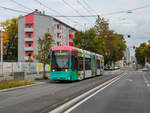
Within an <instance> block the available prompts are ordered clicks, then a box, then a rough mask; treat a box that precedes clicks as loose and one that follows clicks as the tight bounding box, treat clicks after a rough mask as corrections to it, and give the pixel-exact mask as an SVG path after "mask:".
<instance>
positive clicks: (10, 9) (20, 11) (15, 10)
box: [0, 6, 28, 13]
mask: <svg viewBox="0 0 150 113" xmlns="http://www.w3.org/2000/svg"><path fill="white" fill-rule="evenodd" d="M0 8H3V9H6V10H9V11H13V12H18V13H28V12H25V11H22V10H17V9H12V8H8V7H4V6H0Z"/></svg>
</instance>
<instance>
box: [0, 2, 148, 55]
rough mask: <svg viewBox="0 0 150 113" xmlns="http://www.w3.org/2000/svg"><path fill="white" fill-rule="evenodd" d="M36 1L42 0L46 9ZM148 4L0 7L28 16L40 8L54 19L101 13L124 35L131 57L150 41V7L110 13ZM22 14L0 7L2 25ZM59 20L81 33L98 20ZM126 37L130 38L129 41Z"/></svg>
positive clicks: (92, 3) (54, 3) (9, 5)
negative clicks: (14, 10)
mask: <svg viewBox="0 0 150 113" xmlns="http://www.w3.org/2000/svg"><path fill="white" fill-rule="evenodd" d="M37 1H40V2H41V3H42V4H44V6H43V5H41V4H40V3H39V2H37ZM16 2H17V3H19V4H20V5H18V4H17V3H16ZM68 4H69V6H68ZM22 5H23V6H25V7H23V6H22ZM148 5H150V0H0V6H4V7H8V8H12V9H17V10H22V11H25V12H28V13H31V12H32V11H34V10H35V9H38V10H39V11H41V12H43V11H45V14H47V15H52V16H54V15H66V16H73V15H75V16H79V15H95V14H99V15H100V17H104V18H105V19H108V20H109V25H110V29H112V30H114V31H115V32H117V33H121V34H123V35H124V37H125V39H126V43H127V46H128V47H129V48H130V51H131V55H133V54H134V50H133V48H132V46H133V45H135V46H136V47H138V46H139V45H140V43H142V42H147V41H148V40H150V7H147V8H143V9H140V10H135V11H132V13H127V12H124V13H119V14H109V13H112V12H119V11H127V10H130V9H135V8H139V7H143V6H148ZM71 7H72V8H71ZM73 9H74V10H73ZM20 14H23V15H26V13H17V12H12V11H9V10H6V9H2V8H0V22H2V21H5V20H6V19H11V18H12V17H17V16H18V15H20ZM57 18H58V19H60V20H61V21H63V22H65V23H66V24H68V25H70V26H72V27H75V28H76V29H78V30H87V29H89V28H91V27H93V26H94V24H95V20H96V18H95V17H88V18H77V17H76V18H62V17H57ZM127 35H130V36H131V37H130V38H128V37H127Z"/></svg>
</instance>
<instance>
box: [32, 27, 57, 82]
mask: <svg viewBox="0 0 150 113" xmlns="http://www.w3.org/2000/svg"><path fill="white" fill-rule="evenodd" d="M53 43H54V40H53V38H52V35H51V34H50V32H49V30H48V32H47V33H45V34H44V37H42V38H40V37H39V39H38V54H37V55H35V56H34V58H35V59H37V60H38V61H39V62H40V63H43V79H47V76H46V72H45V65H46V64H49V63H50V59H49V57H48V56H49V55H50V48H51V47H52V44H53Z"/></svg>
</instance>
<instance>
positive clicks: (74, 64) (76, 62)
mask: <svg viewBox="0 0 150 113" xmlns="http://www.w3.org/2000/svg"><path fill="white" fill-rule="evenodd" d="M77 69H78V59H77V57H75V56H72V70H77Z"/></svg>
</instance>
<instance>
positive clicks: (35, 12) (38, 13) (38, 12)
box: [19, 10, 78, 31]
mask: <svg viewBox="0 0 150 113" xmlns="http://www.w3.org/2000/svg"><path fill="white" fill-rule="evenodd" d="M32 13H34V14H37V15H41V16H46V17H49V18H53V19H54V20H55V21H57V22H60V23H62V24H63V25H65V26H67V27H69V28H71V29H73V30H74V31H78V30H77V29H75V28H73V27H71V26H70V25H68V24H66V23H64V22H62V21H60V20H59V19H57V18H54V17H52V16H50V15H46V14H44V13H41V12H40V11H38V10H35V11H34V12H31V13H29V14H32ZM29 14H27V15H29ZM27 15H25V16H27ZM25 16H22V17H21V18H23V17H25ZM21 18H19V19H21Z"/></svg>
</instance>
